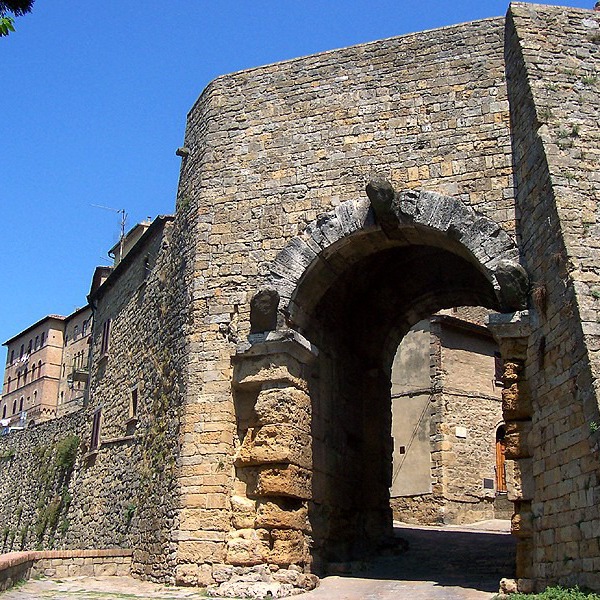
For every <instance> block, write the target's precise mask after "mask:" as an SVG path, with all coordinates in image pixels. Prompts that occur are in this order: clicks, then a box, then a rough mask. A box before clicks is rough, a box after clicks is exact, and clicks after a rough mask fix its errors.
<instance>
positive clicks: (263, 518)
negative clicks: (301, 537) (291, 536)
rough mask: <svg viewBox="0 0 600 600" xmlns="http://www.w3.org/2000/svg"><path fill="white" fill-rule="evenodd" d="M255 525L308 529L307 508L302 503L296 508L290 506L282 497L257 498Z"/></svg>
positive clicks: (267, 527) (271, 527)
mask: <svg viewBox="0 0 600 600" xmlns="http://www.w3.org/2000/svg"><path fill="white" fill-rule="evenodd" d="M256 527H264V528H266V529H274V528H280V529H298V530H301V531H309V530H310V523H309V521H308V509H307V507H306V506H305V505H304V504H302V505H301V506H299V507H298V508H294V507H290V505H289V503H287V502H286V501H285V500H283V499H277V498H273V499H269V500H259V501H258V502H257V510H256Z"/></svg>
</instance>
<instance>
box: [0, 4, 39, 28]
mask: <svg viewBox="0 0 600 600" xmlns="http://www.w3.org/2000/svg"><path fill="white" fill-rule="evenodd" d="M34 2H35V0H0V37H4V36H5V35H8V34H9V33H10V32H11V31H14V30H15V26H14V23H15V20H14V17H20V16H21V15H24V14H25V13H28V12H31V8H32V7H33V3H34Z"/></svg>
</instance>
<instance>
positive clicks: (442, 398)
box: [390, 307, 512, 525]
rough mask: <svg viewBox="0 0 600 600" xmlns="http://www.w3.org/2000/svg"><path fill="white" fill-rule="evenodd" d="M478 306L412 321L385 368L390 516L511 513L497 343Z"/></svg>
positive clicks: (427, 520)
mask: <svg viewBox="0 0 600 600" xmlns="http://www.w3.org/2000/svg"><path fill="white" fill-rule="evenodd" d="M485 317H486V314H485V311H481V310H479V311H478V310H477V309H474V308H472V307H462V308H457V309H454V310H450V311H442V313H438V314H437V315H435V316H433V317H431V318H430V319H426V320H423V321H420V322H419V323H417V324H416V325H414V326H413V327H412V328H411V330H410V331H409V332H408V333H407V334H406V336H405V337H404V338H403V340H402V342H401V343H400V346H399V348H398V351H397V353H396V356H395V358H394V364H393V367H392V392H391V393H392V435H393V438H394V453H393V475H392V486H391V489H390V496H391V498H390V500H391V506H392V510H393V513H394V518H395V519H398V520H400V521H404V522H408V523H421V524H430V525H434V524H441V523H447V524H462V523H473V522H475V521H483V520H487V519H493V518H510V517H511V516H512V511H507V510H506V508H507V507H506V502H504V500H505V498H506V486H505V484H504V483H503V482H504V480H505V465H504V461H503V453H502V448H501V446H499V447H498V449H499V453H498V452H497V438H498V432H499V431H500V432H501V428H502V427H503V415H502V397H501V390H502V369H501V365H500V364H499V358H498V357H499V349H498V346H497V344H496V342H495V341H494V339H493V337H492V335H491V333H490V331H489V330H488V329H487V328H486V327H485V326H484V321H485Z"/></svg>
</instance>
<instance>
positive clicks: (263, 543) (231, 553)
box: [226, 529, 270, 566]
mask: <svg viewBox="0 0 600 600" xmlns="http://www.w3.org/2000/svg"><path fill="white" fill-rule="evenodd" d="M269 550H270V549H269V537H268V533H267V532H266V531H265V530H255V529H238V530H236V531H232V532H231V534H230V539H229V540H228V542H227V554H226V562H227V563H229V564H231V565H242V566H248V565H259V564H262V563H265V562H267V558H268V556H269Z"/></svg>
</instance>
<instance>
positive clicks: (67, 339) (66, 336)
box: [65, 333, 69, 346]
mask: <svg viewBox="0 0 600 600" xmlns="http://www.w3.org/2000/svg"><path fill="white" fill-rule="evenodd" d="M68 341H69V334H68V333H65V346H66V345H67V342H68Z"/></svg>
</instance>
